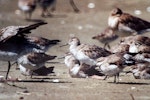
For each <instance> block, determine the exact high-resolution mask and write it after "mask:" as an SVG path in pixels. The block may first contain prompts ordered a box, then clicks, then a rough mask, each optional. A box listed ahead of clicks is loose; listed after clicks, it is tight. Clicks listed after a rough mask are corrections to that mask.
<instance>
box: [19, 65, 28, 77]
mask: <svg viewBox="0 0 150 100" xmlns="http://www.w3.org/2000/svg"><path fill="white" fill-rule="evenodd" d="M19 69H20V72H21V73H22V74H23V75H31V73H30V70H29V69H26V68H25V67H24V66H22V65H21V64H19Z"/></svg>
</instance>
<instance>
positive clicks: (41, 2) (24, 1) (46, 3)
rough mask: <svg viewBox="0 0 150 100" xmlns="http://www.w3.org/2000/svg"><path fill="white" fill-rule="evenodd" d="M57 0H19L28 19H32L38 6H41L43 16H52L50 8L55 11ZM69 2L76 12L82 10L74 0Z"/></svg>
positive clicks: (20, 6) (19, 5)
mask: <svg viewBox="0 0 150 100" xmlns="http://www.w3.org/2000/svg"><path fill="white" fill-rule="evenodd" d="M56 1H57V0H18V7H19V9H20V10H21V11H23V12H24V13H25V19H26V20H30V19H31V16H32V13H33V12H34V11H35V9H36V8H37V6H39V7H40V8H41V16H42V17H47V16H50V17H52V16H53V15H52V14H51V12H50V11H49V9H50V10H51V11H54V10H55V9H56ZM69 3H70V5H71V6H72V8H73V10H74V11H75V12H79V11H80V10H79V9H78V8H77V6H76V5H75V3H74V1H73V0H70V1H69Z"/></svg>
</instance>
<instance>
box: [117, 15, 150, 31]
mask: <svg viewBox="0 0 150 100" xmlns="http://www.w3.org/2000/svg"><path fill="white" fill-rule="evenodd" d="M119 23H120V24H122V25H125V26H126V27H129V28H131V29H133V30H135V31H136V32H140V31H143V30H145V29H148V28H150V22H148V21H145V20H143V19H141V18H138V17H135V16H132V15H130V14H127V13H124V14H122V15H121V16H120V19H119Z"/></svg>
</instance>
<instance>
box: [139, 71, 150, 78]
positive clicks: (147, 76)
mask: <svg viewBox="0 0 150 100" xmlns="http://www.w3.org/2000/svg"><path fill="white" fill-rule="evenodd" d="M141 78H142V79H150V74H149V73H147V72H145V71H143V72H142V73H141Z"/></svg>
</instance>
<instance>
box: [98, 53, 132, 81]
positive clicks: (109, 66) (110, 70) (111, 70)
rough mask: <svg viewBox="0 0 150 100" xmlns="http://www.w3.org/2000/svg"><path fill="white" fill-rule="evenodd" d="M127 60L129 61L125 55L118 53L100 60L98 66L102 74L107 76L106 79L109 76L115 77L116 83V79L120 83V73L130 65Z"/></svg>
mask: <svg viewBox="0 0 150 100" xmlns="http://www.w3.org/2000/svg"><path fill="white" fill-rule="evenodd" d="M126 60H128V59H126V58H125V57H124V54H123V53H116V54H112V55H110V56H107V57H100V58H98V59H97V64H96V66H98V67H99V68H100V70H101V72H102V73H103V74H105V75H106V78H107V76H114V82H115V83H116V82H117V81H116V77H117V78H118V82H119V73H120V72H122V70H123V69H124V68H125V66H126V65H127V64H128V62H126ZM132 63H133V62H130V64H132Z"/></svg>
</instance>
